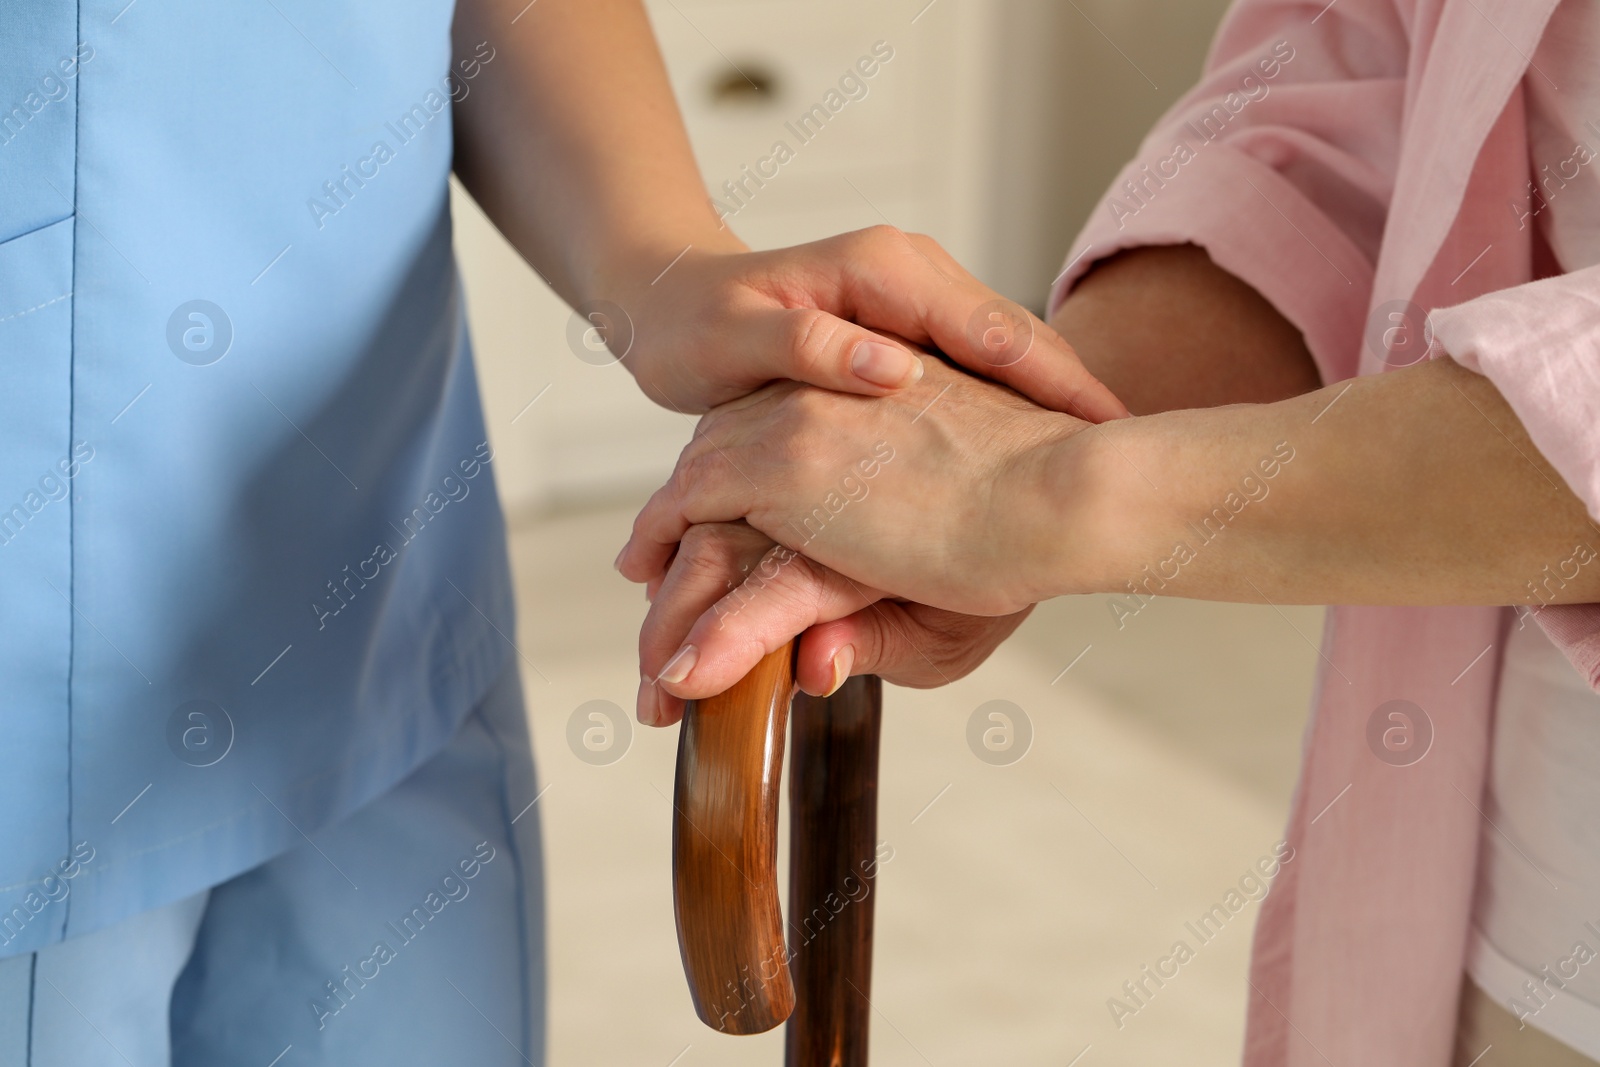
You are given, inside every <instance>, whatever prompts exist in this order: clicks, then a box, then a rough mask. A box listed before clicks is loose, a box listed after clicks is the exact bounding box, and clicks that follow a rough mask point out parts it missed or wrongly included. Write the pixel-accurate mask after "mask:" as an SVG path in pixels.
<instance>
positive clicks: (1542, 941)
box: [1467, 0, 1600, 1060]
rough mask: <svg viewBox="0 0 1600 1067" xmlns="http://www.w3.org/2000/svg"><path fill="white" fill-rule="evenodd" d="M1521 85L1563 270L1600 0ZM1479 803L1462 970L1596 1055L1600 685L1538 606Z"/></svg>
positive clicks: (1587, 124) (1595, 67)
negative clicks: (1561, 643)
mask: <svg viewBox="0 0 1600 1067" xmlns="http://www.w3.org/2000/svg"><path fill="white" fill-rule="evenodd" d="M1523 87H1524V90H1525V91H1526V101H1527V117H1528V152H1529V170H1530V172H1531V175H1532V177H1533V180H1534V182H1535V184H1536V186H1537V188H1536V191H1535V192H1534V193H1533V194H1532V195H1531V196H1530V197H1529V198H1528V199H1527V200H1525V201H1524V202H1522V203H1520V204H1516V205H1513V206H1512V209H1513V210H1514V211H1516V213H1517V214H1518V216H1519V217H1522V218H1523V219H1524V222H1525V223H1526V224H1527V225H1534V226H1537V227H1538V228H1539V233H1540V235H1541V236H1542V237H1543V238H1544V240H1545V243H1546V244H1548V245H1549V247H1550V250H1551V251H1552V252H1553V253H1554V254H1555V258H1556V263H1557V265H1558V266H1559V268H1560V269H1561V270H1563V271H1568V272H1570V271H1574V270H1579V269H1581V268H1583V267H1589V266H1593V265H1595V264H1596V263H1600V0H1562V3H1561V5H1560V6H1559V7H1557V8H1556V11H1555V14H1554V15H1553V16H1552V17H1551V20H1550V25H1549V28H1548V29H1547V30H1546V31H1545V35H1544V39H1543V40H1542V41H1541V42H1540V44H1539V47H1538V49H1537V50H1536V51H1535V52H1534V55H1533V64H1532V66H1531V67H1530V69H1529V71H1528V74H1527V76H1526V77H1525V78H1524V79H1523ZM1555 562H1557V561H1552V563H1555ZM1529 577H1530V578H1534V577H1535V576H1533V575H1530V576H1529ZM1484 812H1485V814H1486V815H1487V816H1488V818H1487V819H1486V820H1485V822H1484V825H1483V831H1482V837H1481V845H1480V848H1479V861H1478V885H1477V895H1476V897H1475V899H1474V902H1473V936H1472V940H1471V945H1470V947H1469V950H1468V958H1467V972H1468V973H1469V974H1470V975H1471V976H1472V980H1473V981H1474V982H1475V983H1476V984H1477V985H1478V987H1479V988H1481V989H1482V990H1483V991H1484V992H1485V993H1487V994H1489V995H1490V996H1491V997H1492V998H1494V999H1495V1000H1496V1001H1498V1002H1499V1003H1500V1004H1501V1005H1502V1006H1504V1007H1505V1008H1506V1009H1507V1010H1509V1011H1511V1012H1513V1013H1514V1014H1516V1015H1517V1016H1518V1017H1519V1018H1522V1019H1523V1021H1524V1022H1525V1023H1526V1024H1527V1025H1529V1026H1533V1027H1537V1028H1538V1029H1540V1030H1543V1031H1545V1032H1546V1033H1548V1034H1550V1036H1552V1037H1554V1038H1556V1039H1557V1040H1559V1041H1562V1042H1564V1043H1565V1044H1567V1045H1570V1046H1571V1047H1572V1048H1574V1049H1576V1050H1577V1051H1579V1052H1581V1053H1583V1054H1584V1055H1586V1056H1588V1057H1590V1058H1591V1059H1596V1060H1600V695H1597V694H1596V693H1595V692H1594V691H1593V690H1591V689H1590V688H1589V686H1588V683H1587V681H1586V679H1585V678H1584V677H1583V676H1582V675H1580V674H1579V673H1578V672H1577V670H1576V669H1574V668H1573V666H1572V665H1571V664H1570V663H1568V662H1567V659H1566V657H1565V656H1563V655H1562V654H1561V652H1560V650H1558V649H1557V648H1556V647H1555V646H1554V645H1553V644H1551V643H1550V640H1549V638H1547V637H1545V635H1544V632H1543V631H1542V630H1541V629H1540V628H1539V626H1538V625H1537V624H1536V623H1535V622H1534V621H1533V620H1532V618H1531V617H1524V618H1522V619H1519V620H1518V623H1517V624H1516V625H1515V626H1514V627H1513V629H1512V632H1511V635H1510V637H1509V639H1508V641H1507V643H1506V649H1505V656H1504V659H1503V661H1502V667H1501V677H1500V690H1499V695H1498V698H1497V700H1496V704H1495V726H1494V741H1493V745H1492V747H1491V750H1490V766H1489V780H1488V785H1487V790H1486V792H1485V797H1484Z"/></svg>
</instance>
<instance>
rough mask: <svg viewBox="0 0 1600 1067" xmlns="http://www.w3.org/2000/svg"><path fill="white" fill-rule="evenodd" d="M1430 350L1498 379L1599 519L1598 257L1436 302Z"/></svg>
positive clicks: (1542, 445)
mask: <svg viewBox="0 0 1600 1067" xmlns="http://www.w3.org/2000/svg"><path fill="white" fill-rule="evenodd" d="M1428 321H1429V324H1430V326H1431V327H1432V330H1433V344H1432V347H1431V349H1430V354H1431V355H1433V356H1435V357H1436V358H1437V357H1440V356H1444V355H1449V356H1452V357H1454V358H1455V360H1456V362H1458V363H1460V364H1461V365H1462V366H1464V367H1467V368H1468V369H1469V370H1474V371H1477V372H1478V373H1479V374H1482V375H1484V376H1485V377H1487V378H1488V379H1489V380H1490V381H1491V382H1493V383H1494V385H1495V388H1496V389H1498V390H1500V393H1501V395H1502V396H1504V397H1505V398H1506V402H1507V403H1509V404H1510V405H1511V410H1512V411H1514V412H1516V415H1517V418H1518V419H1519V420H1520V421H1521V422H1522V425H1523V427H1524V428H1525V429H1526V430H1527V431H1528V437H1529V438H1530V439H1531V440H1532V441H1533V443H1534V445H1535V446H1536V447H1537V448H1538V449H1539V451H1540V452H1541V453H1543V454H1544V457H1545V459H1547V460H1549V461H1550V465H1551V466H1553V467H1555V469H1556V470H1557V471H1558V472H1559V473H1560V474H1561V477H1562V478H1563V479H1564V480H1565V481H1566V483H1567V485H1568V487H1569V488H1571V490H1572V491H1573V492H1574V493H1576V494H1577V495H1578V496H1579V497H1580V498H1581V499H1582V500H1583V503H1584V506H1585V507H1587V508H1588V509H1589V514H1590V515H1591V516H1593V517H1596V518H1600V266H1597V267H1589V268H1587V269H1585V270H1579V271H1573V272H1572V273H1571V274H1563V275H1560V276H1559V277H1555V278H1546V279H1544V280H1542V281H1537V282H1529V283H1528V284H1526V285H1518V286H1515V287H1513V288H1511V289H1502V290H1500V291H1499V292H1494V293H1488V294H1486V295H1484V296H1480V297H1478V298H1477V299H1475V300H1469V301H1467V302H1466V303H1464V304H1457V305H1456V306H1454V307H1449V308H1440V309H1438V310H1435V311H1434V312H1433V313H1432V314H1431V315H1430V316H1429V317H1428Z"/></svg>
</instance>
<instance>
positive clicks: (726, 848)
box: [672, 644, 794, 1034]
mask: <svg viewBox="0 0 1600 1067" xmlns="http://www.w3.org/2000/svg"><path fill="white" fill-rule="evenodd" d="M793 694H794V647H793V645H792V644H790V645H786V646H784V647H783V648H781V649H779V650H778V651H777V652H774V653H772V654H771V655H769V656H767V657H766V658H765V659H763V660H762V661H761V662H760V663H759V664H757V666H756V668H755V669H754V670H752V671H751V672H750V673H749V674H748V675H746V676H745V678H744V680H743V681H741V682H740V683H739V684H738V685H736V686H734V687H733V688H732V689H730V690H728V691H727V692H726V693H723V694H722V695H721V696H717V697H713V698H711V699H709V700H703V701H699V702H696V703H691V704H689V706H688V709H687V710H686V711H685V712H684V716H683V726H682V728H681V730H680V732H679V734H678V777H677V786H676V788H675V791H674V802H673V806H674V809H675V810H674V813H673V821H672V900H673V906H674V908H675V910H676V912H677V919H678V948H679V950H680V951H681V952H682V954H683V970H684V974H685V975H686V976H687V977H688V979H689V994H690V996H691V997H692V998H693V1000H694V1007H695V1011H696V1012H697V1013H698V1014H699V1016H700V1019H701V1021H703V1022H704V1023H705V1024H706V1025H707V1026H709V1027H711V1028H712V1029H714V1030H720V1031H722V1032H723V1033H727V1034H758V1033H761V1032H763V1031H766V1030H770V1029H772V1028H773V1027H774V1026H777V1025H778V1024H779V1023H781V1022H783V1021H784V1020H785V1019H787V1018H788V1017H789V1013H790V1012H791V1011H793V1010H794V985H793V983H792V982H791V980H790V977H789V967H788V962H789V957H788V951H787V949H786V948H785V945H784V938H783V915H782V913H781V911H780V908H779V902H778V884H777V882H778V877H777V858H778V798H779V785H780V778H781V775H782V769H783V746H784V727H785V724H786V722H787V720H788V717H789V700H790V698H791V697H792V696H793Z"/></svg>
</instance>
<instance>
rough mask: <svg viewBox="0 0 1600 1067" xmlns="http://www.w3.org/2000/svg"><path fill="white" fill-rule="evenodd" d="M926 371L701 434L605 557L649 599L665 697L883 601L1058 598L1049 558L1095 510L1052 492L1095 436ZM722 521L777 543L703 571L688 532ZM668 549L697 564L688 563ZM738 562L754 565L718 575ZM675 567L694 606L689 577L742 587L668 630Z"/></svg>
mask: <svg viewBox="0 0 1600 1067" xmlns="http://www.w3.org/2000/svg"><path fill="white" fill-rule="evenodd" d="M923 359H924V362H925V365H926V371H925V374H924V375H923V378H922V380H921V381H920V382H919V383H917V384H916V385H915V386H913V387H911V388H910V389H907V390H904V391H903V392H901V393H897V394H894V395H891V396H887V397H880V398H864V397H855V396H847V395H842V394H837V393H831V392H827V391H824V390H820V389H816V388H812V387H807V386H800V385H795V384H793V383H782V384H778V385H773V386H769V387H767V388H765V389H762V390H760V391H759V392H757V393H754V394H752V395H751V396H749V397H746V398H744V399H741V400H737V401H734V402H732V403H730V404H727V405H724V406H723V407H721V408H718V409H717V410H716V411H714V412H712V413H711V414H710V415H708V416H707V417H706V418H705V419H704V420H703V421H702V423H701V426H700V430H699V432H698V433H697V434H696V435H695V439H694V441H693V442H691V443H690V445H689V446H688V447H687V448H686V449H685V450H684V452H683V454H682V456H680V457H679V460H678V466H677V470H676V471H675V472H674V474H673V477H672V480H671V481H670V482H669V483H668V484H667V485H666V486H664V487H663V488H662V489H660V490H659V491H657V493H656V494H655V495H654V496H653V497H652V498H651V500H650V502H649V504H647V505H646V507H645V509H644V510H643V511H642V512H641V513H640V515H639V517H638V519H637V520H635V523H634V531H633V536H632V538H631V539H630V541H629V542H628V545H627V546H626V547H625V548H624V550H623V552H622V554H621V556H619V557H618V561H617V565H618V569H619V570H621V571H622V573H623V574H624V575H625V576H627V577H629V578H631V579H633V580H635V581H640V582H649V583H654V585H655V587H656V588H658V590H659V592H660V596H659V597H658V600H657V603H658V606H657V608H656V609H655V610H653V611H652V617H653V619H656V620H658V622H657V623H656V625H655V626H654V627H653V628H651V627H647V631H648V632H647V634H646V636H645V641H644V644H642V645H641V653H642V655H643V666H644V669H645V671H646V672H649V673H650V677H660V679H661V681H662V684H663V685H664V686H666V687H667V688H668V689H669V690H670V692H671V693H673V694H676V695H678V696H683V697H690V698H695V697H700V696H707V695H711V694H712V693H716V692H719V691H720V690H721V689H723V688H726V686H727V685H729V684H731V683H732V682H733V681H736V680H737V679H738V678H739V677H740V675H741V674H742V673H743V672H744V670H747V669H748V668H749V667H751V666H753V665H754V664H755V662H756V660H757V659H758V658H759V657H760V655H761V654H762V653H763V652H765V651H768V650H770V649H771V648H775V647H777V646H778V645H779V644H781V643H782V642H783V641H784V640H787V639H788V638H789V637H792V636H794V635H795V634H798V633H800V632H802V631H803V630H805V629H806V627H807V626H810V625H812V624H813V623H816V622H826V621H832V620H840V619H844V618H847V617H849V616H851V615H852V614H854V613H855V612H857V611H859V610H861V609H862V608H865V607H867V605H869V604H876V602H877V601H879V600H881V599H883V598H886V597H890V598H898V599H901V600H905V601H909V602H912V603H914V604H917V605H919V607H918V608H917V609H916V610H917V611H919V612H920V611H925V610H930V609H937V610H942V611H943V612H946V613H950V614H951V615H960V616H990V617H1003V616H1015V615H1016V614H1017V613H1019V612H1022V611H1024V610H1025V609H1027V608H1028V607H1029V606H1031V605H1032V604H1033V603H1035V602H1036V601H1038V600H1040V599H1043V598H1044V597H1045V596H1049V595H1054V594H1055V593H1059V592H1061V591H1062V590H1061V589H1060V588H1059V580H1060V575H1061V573H1062V571H1063V570H1065V568H1063V567H1062V566H1060V565H1059V558H1060V557H1061V556H1062V554H1063V553H1064V552H1066V551H1068V550H1069V549H1070V544H1069V542H1070V541H1071V540H1075V539H1076V537H1074V538H1069V537H1068V535H1067V532H1066V531H1067V530H1068V529H1074V530H1081V528H1082V525H1083V523H1084V521H1086V520H1087V518H1088V517H1089V515H1088V512H1089V511H1092V509H1086V508H1078V507H1077V505H1076V501H1078V500H1079V499H1081V497H1082V494H1079V493H1073V492H1066V491H1064V488H1065V487H1069V486H1074V475H1073V471H1074V468H1075V464H1074V462H1073V455H1074V454H1075V453H1076V452H1078V451H1080V450H1079V449H1077V448H1074V447H1070V446H1071V445H1072V444H1073V442H1075V441H1077V440H1078V439H1079V438H1080V436H1081V435H1083V434H1084V433H1085V431H1088V430H1091V426H1090V424H1089V423H1086V422H1083V421H1080V420H1078V419H1075V418H1072V417H1071V416H1068V415H1063V414H1059V413H1057V412H1052V411H1047V410H1045V409H1043V408H1040V407H1037V406H1035V405H1034V404H1031V403H1029V402H1028V401H1026V400H1023V399H1022V398H1021V397H1019V396H1017V395H1016V394H1015V393H1013V392H1012V391H1011V390H1009V389H1007V388H1005V387H1003V386H999V385H996V384H994V383H992V382H987V381H983V380H981V379H977V378H973V377H971V376H969V375H967V374H964V373H962V372H961V371H959V370H956V369H954V368H952V367H949V366H947V365H946V364H944V363H942V362H941V361H939V360H938V359H936V358H933V357H931V356H924V357H923ZM734 522H743V523H744V524H745V525H747V526H748V527H749V529H750V531H751V536H752V537H755V536H759V537H760V538H762V539H764V543H765V544H768V545H770V544H773V543H775V544H776V546H778V547H777V548H775V549H773V550H772V551H771V552H770V553H769V554H768V555H766V556H765V558H762V557H760V556H759V555H758V557H757V560H755V561H752V560H750V559H748V558H746V557H747V556H748V553H749V551H750V549H749V547H748V545H746V546H744V547H742V548H741V549H740V550H739V551H738V552H733V551H732V549H731V548H729V549H726V550H725V551H724V553H723V558H716V557H715V554H712V555H710V556H708V555H707V553H706V552H705V551H704V546H697V545H696V543H695V542H694V541H693V537H694V536H696V535H694V534H692V533H691V531H692V530H693V529H694V528H695V527H696V526H697V525H699V524H705V523H734ZM686 538H688V540H687V541H686ZM680 542H685V543H686V544H687V545H688V546H689V547H690V548H692V549H697V550H694V551H689V552H688V554H687V555H684V553H683V551H682V550H680V547H679V546H680ZM730 553H731V554H730ZM735 556H737V557H739V560H738V562H739V565H740V566H741V567H747V568H749V567H752V566H753V568H754V569H753V570H752V571H751V572H750V573H749V574H748V575H745V574H741V573H740V572H738V571H735V570H731V569H730V567H729V561H730V560H731V559H733V558H734V557H735ZM678 557H682V558H683V562H684V566H683V567H679V568H677V569H678V570H679V571H685V570H687V571H690V572H691V576H693V577H694V579H695V582H696V585H695V588H696V590H697V593H696V596H697V597H699V598H702V599H703V596H704V590H705V588H706V586H705V585H704V576H703V575H701V574H695V573H692V572H694V571H695V570H696V569H698V570H699V571H703V572H709V574H710V576H712V577H714V578H715V579H716V583H715V591H716V593H717V595H719V596H720V595H721V594H722V593H723V592H725V591H727V590H728V588H729V586H730V583H731V584H738V585H739V588H738V589H736V590H734V593H733V595H732V596H731V597H730V598H725V599H724V601H722V602H719V603H717V604H714V605H712V604H698V606H697V607H696V609H695V611H694V612H693V613H692V614H690V615H688V617H687V620H685V619H684V618H681V617H680V616H681V614H682V613H683V612H684V611H686V610H687V608H685V607H684V606H683V605H681V604H680V603H679V601H678V599H677V598H676V596H675V588H676V586H675V583H674V582H673V581H672V580H670V579H671V573H672V572H671V571H669V568H670V567H673V565H674V559H675V558H678ZM741 579H744V580H743V584H739V581H740V580H741ZM1047 579H1049V580H1051V581H1053V582H1056V583H1057V584H1055V585H1047ZM796 598H799V599H800V600H801V601H802V602H801V603H799V604H796V603H795V600H796ZM691 599H694V598H691ZM697 603H698V602H697ZM922 606H925V607H922ZM708 608H709V609H710V610H709V611H708V610H707V609H708ZM884 610H887V607H886V606H885V607H884ZM899 610H910V609H906V608H904V607H903V606H902V608H901V609H899ZM696 616H700V619H699V622H698V623H696V622H694V619H695V617H696ZM669 618H670V619H672V620H673V624H672V625H668V624H667V623H666V622H665V620H667V619H669ZM1017 621H1020V619H1017V620H1015V621H1012V622H1011V623H1010V624H1009V627H1007V628H1006V629H1005V631H1004V633H1009V629H1010V628H1011V627H1014V626H1015V625H1016V622H1017ZM691 623H692V624H693V626H694V634H693V635H690V636H689V639H688V641H687V643H686V644H684V645H683V647H682V648H681V649H679V650H677V651H676V652H674V653H673V655H672V656H669V657H667V659H668V660H670V661H671V662H670V663H669V662H667V660H663V659H662V654H663V653H662V650H661V648H659V647H658V645H659V644H661V643H663V642H665V641H668V640H669V639H676V638H678V637H680V636H682V635H684V634H688V633H689V631H690V629H691V625H690V624H691ZM669 633H670V638H669V637H663V636H662V635H663V634H669ZM1004 633H1000V634H999V636H998V637H996V638H995V643H997V642H998V640H999V639H1000V638H1001V637H1003V636H1004ZM992 648H993V644H992V643H991V644H989V645H988V647H987V648H985V649H983V651H982V653H981V654H980V655H978V656H977V658H976V660H974V662H973V664H972V665H975V664H976V662H979V661H981V659H982V657H983V656H984V655H987V653H988V651H989V650H990V649H992ZM835 651H836V650H835ZM857 651H859V650H857ZM941 669H942V668H941ZM966 669H970V666H969V667H967V668H966ZM806 680H807V679H805V678H803V679H802V681H806ZM936 680H937V679H935V681H936ZM811 681H812V682H813V683H814V684H813V688H815V689H820V688H824V687H823V686H822V685H821V684H820V680H819V679H811Z"/></svg>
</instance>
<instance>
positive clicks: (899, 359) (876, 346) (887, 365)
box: [850, 341, 922, 389]
mask: <svg viewBox="0 0 1600 1067" xmlns="http://www.w3.org/2000/svg"><path fill="white" fill-rule="evenodd" d="M850 369H851V370H852V371H854V372H855V373H856V376H857V377H859V378H863V379H865V380H867V381H869V382H871V383H872V384H873V385H880V386H883V387H884V388H886V389H895V388H899V387H901V386H906V385H912V384H914V383H915V382H917V381H918V380H919V379H920V378H921V377H922V360H920V359H918V358H917V357H916V356H913V355H912V354H911V353H910V352H907V351H906V350H905V349H903V348H899V347H897V346H895V345H889V344H884V343H883V342H882V341H862V342H861V343H860V344H858V345H856V350H855V352H854V353H853V354H852V355H851V357H850Z"/></svg>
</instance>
